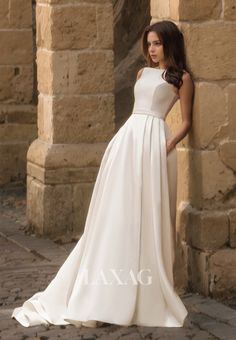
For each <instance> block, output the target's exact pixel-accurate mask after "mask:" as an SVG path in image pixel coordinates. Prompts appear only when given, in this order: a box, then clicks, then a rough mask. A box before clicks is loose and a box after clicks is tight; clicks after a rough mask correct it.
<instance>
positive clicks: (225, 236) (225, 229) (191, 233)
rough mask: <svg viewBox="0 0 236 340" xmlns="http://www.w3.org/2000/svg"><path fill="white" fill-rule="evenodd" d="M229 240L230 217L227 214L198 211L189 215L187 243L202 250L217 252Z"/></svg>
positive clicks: (193, 211)
mask: <svg viewBox="0 0 236 340" xmlns="http://www.w3.org/2000/svg"><path fill="white" fill-rule="evenodd" d="M228 240H229V223H228V216H227V214H226V213H225V212H218V211H204V210H202V211H196V210H194V209H193V210H192V211H191V212H190V215H189V220H188V226H187V243H188V244H189V245H190V246H192V247H195V248H198V249H201V250H215V249H218V248H220V247H222V246H224V245H226V243H227V242H228Z"/></svg>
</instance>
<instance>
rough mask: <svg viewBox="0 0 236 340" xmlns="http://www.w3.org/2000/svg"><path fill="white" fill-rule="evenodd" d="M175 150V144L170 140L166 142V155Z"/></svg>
mask: <svg viewBox="0 0 236 340" xmlns="http://www.w3.org/2000/svg"><path fill="white" fill-rule="evenodd" d="M174 148H175V144H174V143H173V141H172V140H171V139H169V140H167V141H166V155H168V153H169V152H170V151H172V150H173V149H174Z"/></svg>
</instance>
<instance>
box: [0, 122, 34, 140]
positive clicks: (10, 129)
mask: <svg viewBox="0 0 236 340" xmlns="http://www.w3.org/2000/svg"><path fill="white" fill-rule="evenodd" d="M36 137H37V126H36V125H35V124H20V125H19V124H1V125H0V140H1V142H2V143H9V144H11V143H16V142H28V143H30V142H32V141H33V140H34V139H35V138H36Z"/></svg>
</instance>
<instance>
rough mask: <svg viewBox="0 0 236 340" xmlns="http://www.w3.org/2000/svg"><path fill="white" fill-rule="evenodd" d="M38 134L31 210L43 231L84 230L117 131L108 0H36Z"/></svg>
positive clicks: (32, 152) (31, 166)
mask: <svg viewBox="0 0 236 340" xmlns="http://www.w3.org/2000/svg"><path fill="white" fill-rule="evenodd" d="M36 23H37V66H38V89H39V104H38V139H36V140H35V141H34V142H33V143H32V144H31V146H30V149H29V151H28V163H27V171H28V177H27V216H28V221H29V224H30V225H31V226H32V228H33V229H34V230H35V231H36V232H37V233H39V234H44V235H49V236H50V237H52V238H55V237H59V236H62V235H63V236H64V237H66V235H68V234H69V235H75V236H79V235H80V234H81V233H82V231H83V228H84V223H85V218H86V215H87V209H88V204H89V201H90V197H91V192H92V189H93V186H94V181H95V179H96V176H97V172H98V168H99V165H100V161H101V157H102V155H103V152H104V150H105V147H106V145H107V142H108V141H109V140H110V139H111V138H112V136H113V131H114V95H113V90H114V80H113V18H112V4H111V3H110V1H108V0H94V1H92V2H91V1H88V0H87V1H79V0H77V1H76V0H72V1H71V0H38V2H37V7H36Z"/></svg>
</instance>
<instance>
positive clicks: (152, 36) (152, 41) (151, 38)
mask: <svg viewBox="0 0 236 340" xmlns="http://www.w3.org/2000/svg"><path fill="white" fill-rule="evenodd" d="M147 45H148V53H149V55H150V57H151V60H152V61H153V62H154V63H158V62H159V63H164V59H165V58H164V51H163V45H162V44H161V41H160V40H159V38H158V35H157V34H156V32H148V35H147Z"/></svg>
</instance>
